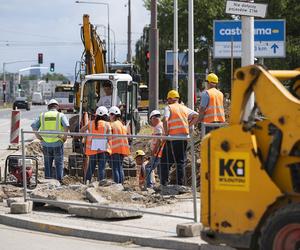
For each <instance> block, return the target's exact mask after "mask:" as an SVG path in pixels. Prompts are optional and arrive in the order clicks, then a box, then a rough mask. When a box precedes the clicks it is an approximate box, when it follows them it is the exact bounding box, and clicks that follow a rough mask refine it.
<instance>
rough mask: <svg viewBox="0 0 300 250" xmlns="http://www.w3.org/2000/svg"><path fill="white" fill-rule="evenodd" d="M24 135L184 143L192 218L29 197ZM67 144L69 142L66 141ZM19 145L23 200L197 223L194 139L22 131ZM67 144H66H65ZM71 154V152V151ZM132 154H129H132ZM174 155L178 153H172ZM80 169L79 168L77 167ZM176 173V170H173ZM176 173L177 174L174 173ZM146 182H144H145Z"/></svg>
mask: <svg viewBox="0 0 300 250" xmlns="http://www.w3.org/2000/svg"><path fill="white" fill-rule="evenodd" d="M24 134H40V135H45V134H47V135H60V136H61V135H67V137H68V139H70V138H72V139H73V138H74V137H75V138H79V137H81V138H85V137H87V136H93V137H99V136H100V137H103V138H114V137H119V138H128V140H147V141H149V140H152V139H160V140H164V141H170V142H171V141H182V142H183V143H184V142H185V141H186V142H187V144H188V145H187V151H188V152H183V153H186V154H189V155H190V165H191V179H192V180H191V181H192V183H191V189H192V199H193V218H192V217H187V216H181V215H174V214H173V215H172V214H166V213H165V214H163V213H158V212H153V211H148V210H145V209H140V208H137V209H135V208H124V207H121V206H108V205H99V204H92V203H91V204H83V203H80V202H78V203H76V202H75V203H74V202H70V201H56V200H50V199H37V198H32V197H29V192H28V191H29V190H28V188H27V180H26V171H25V170H26V169H25V168H26V164H25V160H26V154H25V141H24ZM67 142H69V140H68V141H67ZM21 143H22V145H21V146H22V160H23V164H22V167H23V180H24V181H23V187H24V200H25V201H27V200H31V201H33V202H38V203H45V204H52V205H55V204H61V205H76V206H85V207H97V208H107V209H115V210H125V211H132V212H141V213H145V214H152V215H160V216H168V217H175V218H181V219H187V220H193V221H194V222H198V212H197V184H196V157H197V156H198V155H199V154H197V156H196V155H195V145H194V138H193V137H192V136H187V137H183V136H153V135H107V134H104V135H103V134H91V133H77V132H76V133H75V132H69V133H65V132H57V131H42V132H33V131H24V130H23V129H22V130H21ZM66 144H68V143H66ZM66 144H65V145H64V147H65V149H66V147H68V146H67V145H66ZM67 150H72V147H68V148H67ZM72 152H73V150H72ZM132 153H133V152H131V154H132ZM174 153H175V154H176V153H178V152H173V156H175V155H174ZM198 157H199V156H198ZM78 168H80V167H78ZM175 171H176V170H175ZM176 173H177V172H176ZM145 181H146V180H145Z"/></svg>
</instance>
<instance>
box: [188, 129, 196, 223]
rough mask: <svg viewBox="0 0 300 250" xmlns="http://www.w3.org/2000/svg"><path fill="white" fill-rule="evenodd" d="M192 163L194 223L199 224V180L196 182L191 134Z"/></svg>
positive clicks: (193, 146)
mask: <svg viewBox="0 0 300 250" xmlns="http://www.w3.org/2000/svg"><path fill="white" fill-rule="evenodd" d="M190 144H191V157H192V159H191V161H192V191H193V207H194V222H198V216H197V214H198V212H197V180H196V164H195V145H194V138H193V133H191V140H190Z"/></svg>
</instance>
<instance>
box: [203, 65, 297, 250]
mask: <svg viewBox="0 0 300 250" xmlns="http://www.w3.org/2000/svg"><path fill="white" fill-rule="evenodd" d="M286 84H288V85H289V86H291V87H290V89H288V87H287V85H286ZM299 86H300V69H298V70H283V71H280V70H278V71H276V70H267V69H265V68H264V67H263V66H260V65H250V66H246V67H242V68H240V69H238V70H237V71H236V72H235V75H234V83H233V87H232V102H231V115H230V121H229V124H228V126H226V127H222V128H219V129H216V130H214V131H211V132H210V133H208V134H207V135H206V136H205V137H204V138H203V140H202V144H201V170H200V174H201V177H200V178H201V223H202V225H203V229H202V231H201V236H202V238H204V239H205V240H206V241H208V242H210V243H213V244H227V245H229V246H232V247H236V248H243V249H244V248H246V249H248V248H250V249H260V250H296V249H300V95H299V89H300V88H299ZM252 95H254V97H255V103H254V106H253V108H251V109H250V110H251V112H249V109H247V107H249V106H247V103H248V100H249V98H250V97H251V96H252Z"/></svg>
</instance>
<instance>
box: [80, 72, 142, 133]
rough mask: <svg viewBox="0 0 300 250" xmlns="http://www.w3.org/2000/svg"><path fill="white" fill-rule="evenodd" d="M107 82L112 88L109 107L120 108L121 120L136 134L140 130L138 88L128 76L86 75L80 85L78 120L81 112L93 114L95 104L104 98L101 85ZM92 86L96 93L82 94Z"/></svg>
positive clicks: (108, 74)
mask: <svg viewBox="0 0 300 250" xmlns="http://www.w3.org/2000/svg"><path fill="white" fill-rule="evenodd" d="M107 82H110V84H111V86H112V93H111V104H110V107H111V106H118V107H120V109H121V111H122V117H123V120H124V121H126V125H129V126H130V128H131V133H132V134H136V133H138V132H139V130H140V117H139V113H138V107H137V96H138V86H137V83H135V82H133V81H132V77H131V76H130V75H128V74H110V73H103V74H93V75H86V76H85V79H84V81H83V82H82V83H81V96H80V100H81V103H80V112H79V116H80V117H79V120H80V121H81V116H82V114H83V112H88V113H91V114H93V113H94V112H95V110H96V109H97V102H98V101H99V99H101V97H103V96H105V93H104V89H103V85H104V84H105V83H107ZM94 86H96V89H98V90H99V92H98V93H97V92H95V91H87V92H88V93H89V94H84V93H85V91H84V90H85V89H89V88H90V87H94ZM107 108H109V107H107Z"/></svg>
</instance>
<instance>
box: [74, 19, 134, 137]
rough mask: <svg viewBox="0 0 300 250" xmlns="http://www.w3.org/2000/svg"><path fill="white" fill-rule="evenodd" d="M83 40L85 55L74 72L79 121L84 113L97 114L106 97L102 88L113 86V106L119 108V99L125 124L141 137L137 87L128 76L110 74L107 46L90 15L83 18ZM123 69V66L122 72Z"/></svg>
mask: <svg viewBox="0 0 300 250" xmlns="http://www.w3.org/2000/svg"><path fill="white" fill-rule="evenodd" d="M81 38H82V42H83V45H84V52H83V56H82V60H81V61H80V62H77V64H76V70H75V72H76V73H75V75H76V81H75V92H76V101H75V108H76V109H77V111H78V112H79V117H80V121H81V120H82V119H81V118H82V116H83V113H84V112H87V113H88V114H90V115H91V114H94V112H95V110H96V108H97V107H96V104H97V102H98V100H99V99H100V98H101V96H103V95H104V90H103V84H105V83H106V82H110V83H111V85H112V103H111V106H118V105H119V103H117V100H119V99H120V101H121V103H122V104H123V106H124V108H123V109H122V116H123V120H124V122H125V123H126V124H127V125H128V126H129V127H130V131H131V133H132V134H136V133H138V131H139V129H140V126H139V123H140V117H139V113H138V108H137V102H138V83H137V82H134V81H133V78H132V76H131V75H129V74H118V73H108V69H107V64H106V57H105V53H106V49H105V45H104V43H103V42H102V40H101V39H100V37H99V36H98V34H97V29H96V27H95V26H94V25H92V24H91V23H90V20H89V15H83V25H82V27H81ZM123 67H124V65H123V66H122V69H123ZM114 70H115V71H118V68H117V67H115V68H114ZM118 97H119V98H118ZM83 117H84V116H83ZM85 120H86V119H85Z"/></svg>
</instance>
